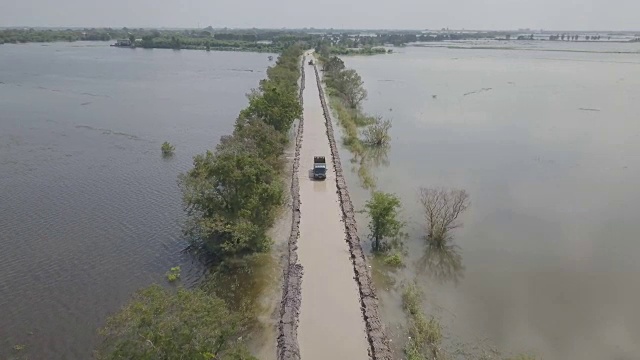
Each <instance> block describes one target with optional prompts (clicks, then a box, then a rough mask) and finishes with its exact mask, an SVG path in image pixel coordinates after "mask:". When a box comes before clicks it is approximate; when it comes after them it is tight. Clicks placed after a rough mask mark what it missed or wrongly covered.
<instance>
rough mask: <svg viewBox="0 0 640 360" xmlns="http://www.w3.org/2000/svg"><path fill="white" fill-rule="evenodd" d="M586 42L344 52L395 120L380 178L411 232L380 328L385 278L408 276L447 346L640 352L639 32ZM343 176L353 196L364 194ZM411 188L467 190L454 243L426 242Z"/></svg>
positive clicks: (553, 352) (567, 355)
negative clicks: (443, 250) (430, 247)
mask: <svg viewBox="0 0 640 360" xmlns="http://www.w3.org/2000/svg"><path fill="white" fill-rule="evenodd" d="M512 45H513V43H512ZM589 45H592V47H591V48H590V50H593V51H596V52H604V53H575V52H565V51H546V50H550V49H551V50H557V45H555V44H554V45H552V46H551V45H550V46H551V47H549V48H543V49H542V50H543V51H535V50H532V49H528V50H526V51H524V50H492V49H449V48H441V47H439V48H412V47H407V48H404V49H399V51H398V53H396V54H393V55H386V56H375V57H352V58H345V62H346V64H347V66H349V67H353V68H355V69H356V70H357V71H358V72H359V73H360V74H361V75H362V77H363V80H364V81H365V86H366V87H367V89H368V91H369V99H368V101H367V102H366V104H365V106H364V108H365V110H366V111H368V112H371V113H377V114H381V115H383V116H385V117H387V118H390V119H392V120H393V128H392V131H391V133H392V136H393V140H392V148H391V151H390V153H389V160H390V165H389V166H388V167H387V168H385V169H380V171H379V172H378V173H377V176H378V180H379V181H378V183H379V187H380V189H381V190H384V191H390V192H394V193H396V194H398V195H399V196H400V197H401V198H402V200H403V204H404V207H405V209H404V215H405V217H406V219H407V220H408V221H409V232H410V240H409V241H408V245H407V248H408V250H409V255H408V259H407V263H408V266H407V268H405V269H404V270H400V271H398V272H396V273H395V274H391V280H392V282H391V283H386V282H383V281H380V282H379V287H381V288H383V289H385V288H386V289H388V290H389V291H382V292H381V298H382V302H383V306H384V316H385V318H386V320H387V323H389V325H390V326H391V327H392V328H395V325H396V324H399V323H401V322H402V320H401V319H402V311H401V309H400V306H399V294H398V291H397V288H399V287H398V285H399V284H400V283H401V282H402V281H405V282H406V281H410V280H412V279H413V278H414V277H417V279H418V282H419V283H420V284H421V285H422V286H423V287H424V289H425V292H426V302H425V310H426V312H427V313H429V314H432V315H435V316H437V317H438V318H440V319H441V321H442V323H443V324H444V326H445V328H446V335H447V340H446V341H447V342H448V343H449V344H450V345H451V347H452V348H456V347H457V345H456V343H466V344H471V346H475V345H478V344H480V345H484V344H493V345H495V346H497V347H498V348H500V349H503V350H505V351H508V352H509V351H518V352H520V351H533V352H535V353H537V354H538V355H540V356H542V357H543V358H544V359H560V360H565V359H566V360H573V359H576V360H578V359H593V360H600V359H638V358H640V311H638V304H640V281H638V277H639V276H640V261H638V260H637V258H638V254H640V241H638V239H639V237H638V236H639V234H640V222H638V214H639V213H640V191H639V190H638V188H639V187H638V186H639V184H640V122H638V120H640V118H639V115H640V54H637V52H638V50H640V44H624V47H625V48H624V51H626V52H636V54H633V53H626V54H614V53H607V52H610V47H611V46H613V45H606V44H589ZM536 46H538V47H543V46H544V44H542V45H540V44H539V43H538V45H536ZM570 46H573V47H575V46H577V45H570ZM580 46H581V47H584V46H587V45H585V44H581V45H580ZM616 46H617V47H620V46H621V45H620V44H618V45H616ZM569 50H571V48H570V49H569ZM343 152H344V150H343ZM343 156H344V157H348V156H349V155H348V154H347V153H346V152H345V153H344V154H343ZM343 162H344V161H343ZM350 183H351V189H354V191H355V194H354V195H353V197H354V198H356V200H357V201H356V202H357V203H358V206H360V207H361V206H363V203H364V201H365V200H366V198H367V196H368V195H367V193H366V192H365V191H363V190H361V189H360V190H356V189H357V178H356V177H355V175H353V174H351V179H350ZM420 186H427V187H434V186H447V187H455V188H463V189H466V190H467V191H468V192H469V193H470V195H471V206H470V208H469V209H468V210H467V212H466V213H465V214H464V216H463V218H462V220H463V222H464V227H463V228H462V229H459V230H456V231H455V233H454V236H455V239H454V245H456V246H458V247H459V248H458V249H457V250H456V251H455V253H449V254H443V255H442V256H438V254H433V253H428V252H426V251H425V247H424V240H423V235H424V231H423V224H424V223H423V221H422V216H421V209H420V207H419V206H418V204H417V201H416V199H417V192H418V188H419V187H420ZM360 229H362V232H363V235H364V234H366V219H361V222H360ZM456 255H458V256H460V257H461V258H457V257H456ZM456 259H457V260H456ZM429 265H430V266H429ZM393 281H395V285H393ZM399 340H400V341H398V342H400V343H402V340H401V339H399ZM458 358H465V356H461V355H460V356H459V357H458Z"/></svg>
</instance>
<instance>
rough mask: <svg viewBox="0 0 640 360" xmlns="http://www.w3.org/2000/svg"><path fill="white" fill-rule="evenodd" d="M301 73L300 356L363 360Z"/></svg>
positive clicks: (317, 114) (349, 278)
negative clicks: (315, 171) (315, 172)
mask: <svg viewBox="0 0 640 360" xmlns="http://www.w3.org/2000/svg"><path fill="white" fill-rule="evenodd" d="M305 73H306V84H305V90H304V93H303V96H304V130H303V138H302V148H301V151H300V160H301V167H300V171H299V181H300V202H301V208H300V213H301V220H300V236H299V239H298V256H299V262H300V264H301V265H302V266H303V268H304V273H303V277H302V305H301V307H300V317H299V326H298V343H299V345H300V355H301V358H302V359H305V360H313V359H354V360H359V359H368V353H367V351H368V347H369V345H368V343H367V338H366V333H365V325H364V321H363V318H362V312H361V310H360V298H359V294H358V288H357V285H356V282H355V280H354V279H353V277H354V272H353V265H352V263H351V259H350V254H349V247H348V245H347V242H346V240H345V227H344V224H343V222H342V215H341V210H340V204H339V202H338V195H337V193H336V191H337V188H336V182H335V177H334V176H335V174H334V172H333V164H332V162H331V152H330V151H331V150H330V148H329V141H328V138H327V134H326V131H327V129H326V126H325V122H324V117H323V111H322V106H321V103H320V96H319V92H318V85H317V81H316V76H315V73H314V70H313V66H310V65H305ZM314 156H325V158H326V161H327V167H328V170H327V179H326V180H325V181H314V180H313V179H312V177H311V168H312V165H313V162H312V161H313V157H314ZM307 169H308V170H307Z"/></svg>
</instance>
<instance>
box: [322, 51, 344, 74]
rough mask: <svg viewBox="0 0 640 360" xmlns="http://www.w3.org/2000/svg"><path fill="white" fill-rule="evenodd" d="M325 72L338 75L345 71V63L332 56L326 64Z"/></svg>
mask: <svg viewBox="0 0 640 360" xmlns="http://www.w3.org/2000/svg"><path fill="white" fill-rule="evenodd" d="M323 69H324V71H325V72H327V73H329V74H330V75H333V74H336V73H338V72H340V71H342V70H344V69H345V66H344V61H342V59H340V58H339V57H337V56H332V57H331V58H330V59H329V60H328V61H327V62H325V63H324V67H323Z"/></svg>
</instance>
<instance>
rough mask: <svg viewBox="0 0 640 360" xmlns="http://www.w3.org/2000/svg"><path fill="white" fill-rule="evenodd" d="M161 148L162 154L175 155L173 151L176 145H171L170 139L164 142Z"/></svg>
mask: <svg viewBox="0 0 640 360" xmlns="http://www.w3.org/2000/svg"><path fill="white" fill-rule="evenodd" d="M160 150H162V155H164V156H171V155H173V152H174V151H175V150H176V147H175V146H173V145H171V144H170V143H169V142H168V141H165V142H163V143H162V146H161V147H160Z"/></svg>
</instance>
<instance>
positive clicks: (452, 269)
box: [417, 241, 465, 285]
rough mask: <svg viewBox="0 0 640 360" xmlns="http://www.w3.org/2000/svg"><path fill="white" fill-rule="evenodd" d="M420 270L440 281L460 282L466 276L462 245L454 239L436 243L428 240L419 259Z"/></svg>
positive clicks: (421, 272)
mask: <svg viewBox="0 0 640 360" xmlns="http://www.w3.org/2000/svg"><path fill="white" fill-rule="evenodd" d="M417 265H418V272H419V273H420V274H423V275H428V276H430V277H432V278H434V279H436V280H437V281H439V282H440V283H446V282H449V281H452V282H453V283H454V284H456V285H457V284H458V283H459V282H460V280H461V279H462V278H463V277H464V271H465V267H464V265H463V264H462V255H461V254H460V247H459V246H457V245H455V244H453V242H452V241H446V242H444V244H436V243H434V242H430V241H427V246H426V247H425V252H424V255H422V257H421V258H420V259H419V260H418V262H417Z"/></svg>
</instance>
